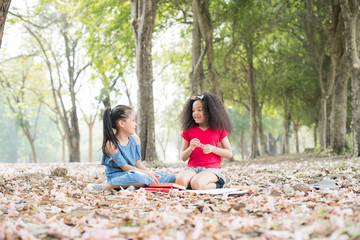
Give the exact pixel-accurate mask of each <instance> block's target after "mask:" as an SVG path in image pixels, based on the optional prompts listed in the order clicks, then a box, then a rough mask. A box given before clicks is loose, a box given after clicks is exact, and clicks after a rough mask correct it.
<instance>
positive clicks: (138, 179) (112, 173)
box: [101, 136, 176, 185]
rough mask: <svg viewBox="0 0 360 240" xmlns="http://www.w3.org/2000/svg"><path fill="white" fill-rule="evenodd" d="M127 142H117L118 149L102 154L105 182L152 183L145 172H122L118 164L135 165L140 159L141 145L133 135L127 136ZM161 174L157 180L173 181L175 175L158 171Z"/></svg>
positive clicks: (113, 183)
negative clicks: (107, 155) (111, 153)
mask: <svg viewBox="0 0 360 240" xmlns="http://www.w3.org/2000/svg"><path fill="white" fill-rule="evenodd" d="M129 140H130V141H129V144H128V145H126V146H122V145H120V144H118V148H119V151H118V152H117V153H115V154H114V155H112V156H111V155H110V157H106V156H105V155H103V156H102V159H101V164H102V165H104V166H105V176H106V178H107V183H109V184H112V185H132V184H137V183H145V185H149V184H150V183H154V181H153V180H152V179H151V178H150V176H149V175H147V174H146V173H144V172H142V171H139V170H129V171H127V172H124V171H123V170H121V168H120V166H124V165H131V166H133V167H136V166H135V164H136V161H137V160H140V159H141V147H140V145H137V144H136V141H135V139H134V138H133V136H129ZM156 173H157V174H159V175H160V176H161V178H160V179H159V182H161V183H171V182H175V179H176V178H175V176H174V175H173V174H170V173H159V172H156Z"/></svg>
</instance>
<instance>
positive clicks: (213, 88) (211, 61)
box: [193, 0, 223, 99]
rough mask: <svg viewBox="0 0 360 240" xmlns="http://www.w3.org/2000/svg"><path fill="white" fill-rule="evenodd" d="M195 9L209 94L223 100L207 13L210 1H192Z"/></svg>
mask: <svg viewBox="0 0 360 240" xmlns="http://www.w3.org/2000/svg"><path fill="white" fill-rule="evenodd" d="M193 6H195V9H196V11H197V13H198V15H197V16H198V17H197V20H198V23H199V27H200V32H201V37H202V38H203V39H204V40H205V50H206V58H207V70H208V77H207V78H208V83H209V86H210V92H211V93H213V94H215V95H216V96H218V97H219V98H220V99H223V96H222V91H221V86H220V77H219V74H218V72H217V71H216V68H215V58H214V47H213V26H212V20H211V16H210V12H209V6H210V1H208V0H194V5H193Z"/></svg>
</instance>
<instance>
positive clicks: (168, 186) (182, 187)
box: [149, 183, 186, 190]
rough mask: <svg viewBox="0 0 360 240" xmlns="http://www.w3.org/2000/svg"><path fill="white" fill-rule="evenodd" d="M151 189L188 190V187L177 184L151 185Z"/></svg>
mask: <svg viewBox="0 0 360 240" xmlns="http://www.w3.org/2000/svg"><path fill="white" fill-rule="evenodd" d="M149 187H151V188H176V189H181V190H185V189H186V187H184V186H182V185H179V184H176V183H150V184H149Z"/></svg>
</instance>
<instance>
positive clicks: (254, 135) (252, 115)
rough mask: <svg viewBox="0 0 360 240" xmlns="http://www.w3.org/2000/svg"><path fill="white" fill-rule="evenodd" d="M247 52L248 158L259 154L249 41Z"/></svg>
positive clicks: (251, 56)
mask: <svg viewBox="0 0 360 240" xmlns="http://www.w3.org/2000/svg"><path fill="white" fill-rule="evenodd" d="M246 52H247V61H248V84H249V103H250V132H251V155H250V158H257V157H258V156H260V154H259V148H258V141H257V124H256V96H255V77H254V63H253V54H252V44H251V43H249V46H248V48H247V49H246Z"/></svg>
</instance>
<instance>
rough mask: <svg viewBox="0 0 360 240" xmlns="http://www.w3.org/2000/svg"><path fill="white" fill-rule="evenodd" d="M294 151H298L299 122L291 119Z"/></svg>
mask: <svg viewBox="0 0 360 240" xmlns="http://www.w3.org/2000/svg"><path fill="white" fill-rule="evenodd" d="M293 127H294V136H295V146H296V153H299V152H300V150H299V123H297V122H295V121H293Z"/></svg>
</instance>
